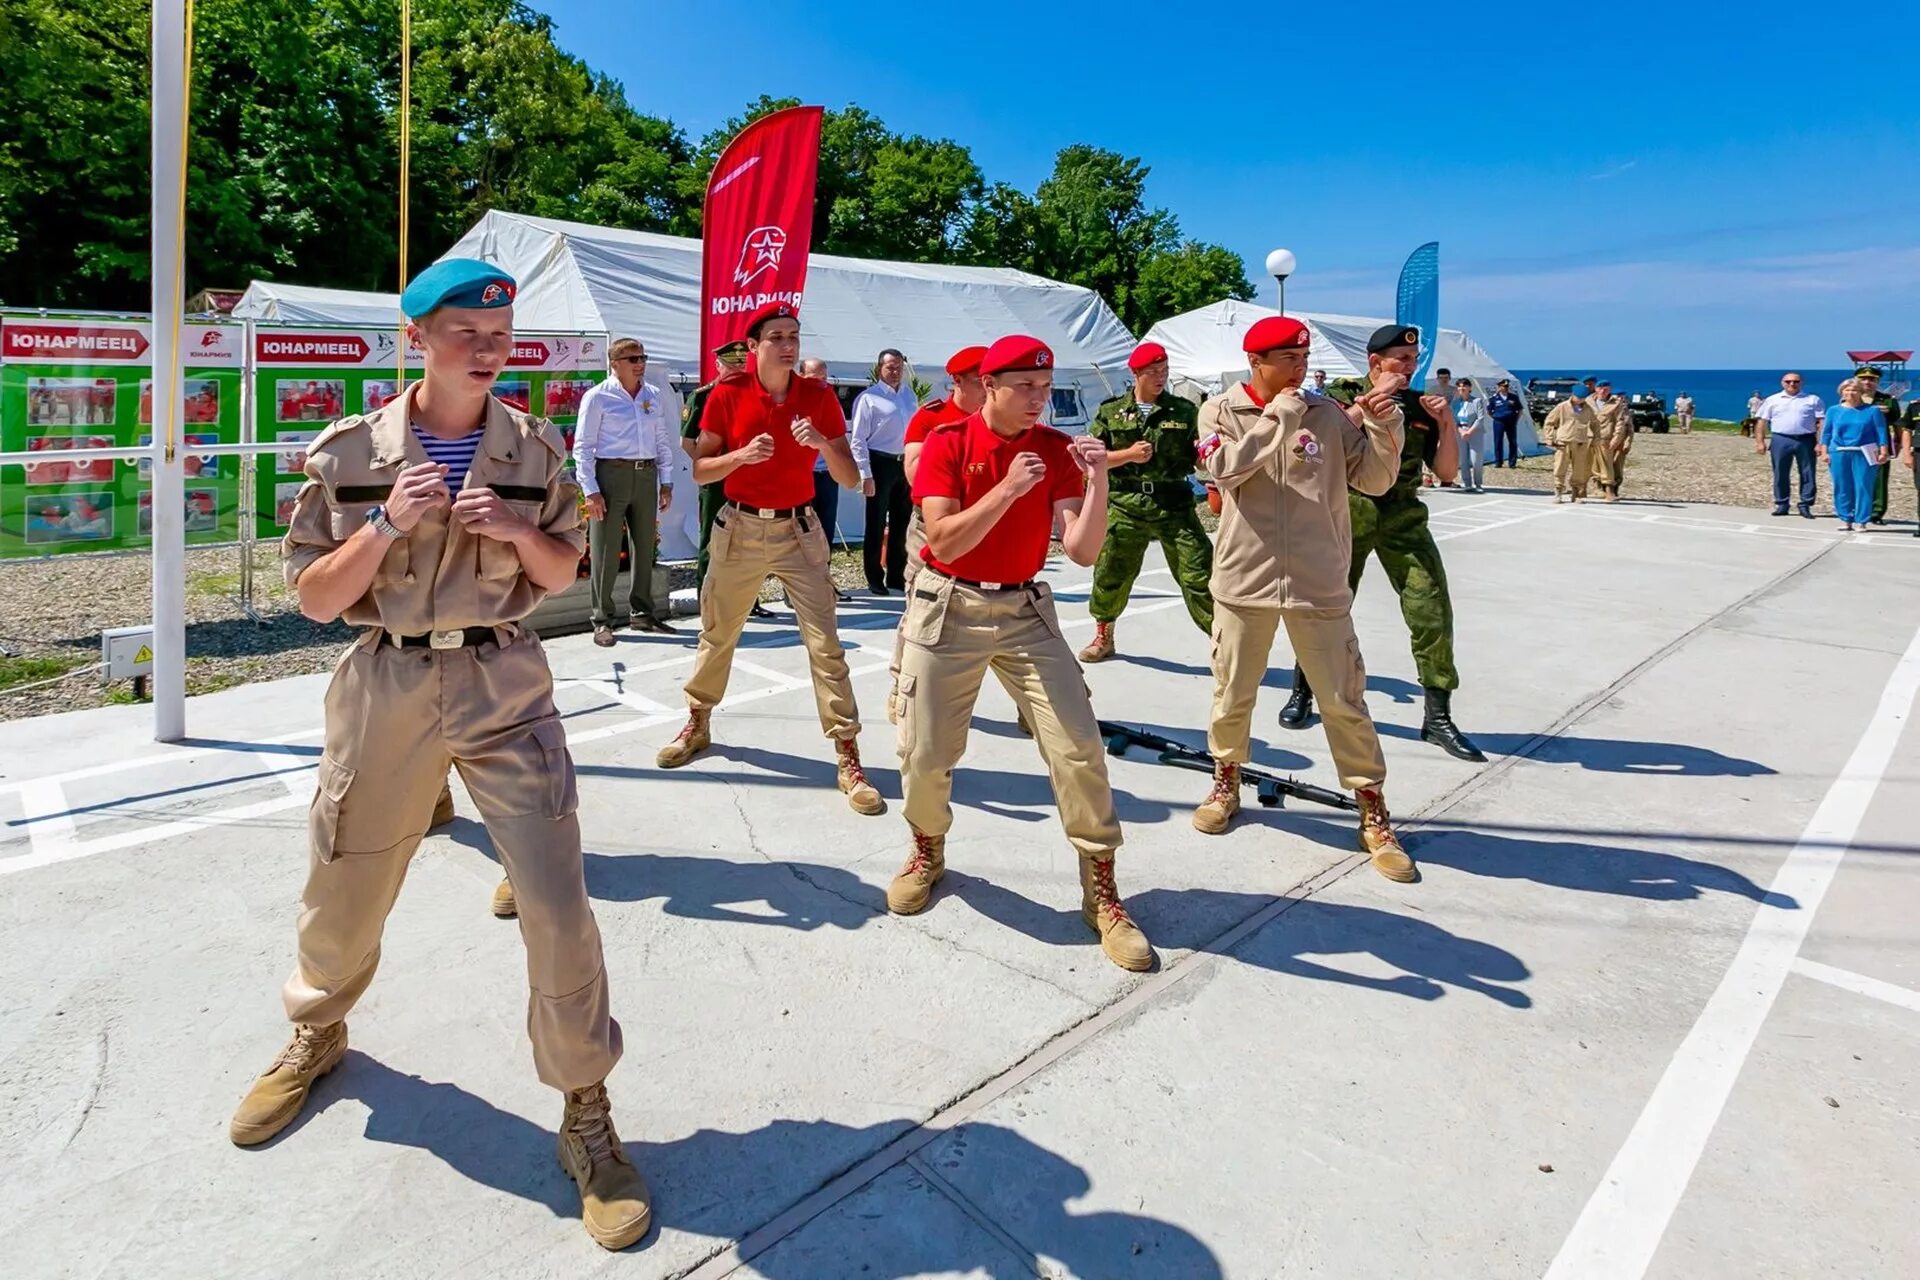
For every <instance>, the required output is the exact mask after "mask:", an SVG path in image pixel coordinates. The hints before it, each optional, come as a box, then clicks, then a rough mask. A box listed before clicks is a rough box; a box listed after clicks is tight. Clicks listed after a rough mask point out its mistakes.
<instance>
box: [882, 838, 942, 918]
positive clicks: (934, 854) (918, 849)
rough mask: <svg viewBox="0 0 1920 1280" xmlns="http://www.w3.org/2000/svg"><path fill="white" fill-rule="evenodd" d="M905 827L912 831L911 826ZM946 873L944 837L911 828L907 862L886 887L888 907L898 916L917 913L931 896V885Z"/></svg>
mask: <svg viewBox="0 0 1920 1280" xmlns="http://www.w3.org/2000/svg"><path fill="white" fill-rule="evenodd" d="M907 830H909V831H913V828H912V827H908V828H907ZM945 874H947V838H946V837H945V836H930V835H928V834H927V833H926V832H924V831H913V852H912V853H910V854H908V855H907V865H906V866H904V867H902V868H900V874H899V875H897V876H895V877H894V878H893V883H892V884H890V885H888V886H887V910H889V911H891V912H893V914H895V915H897V916H912V915H918V914H920V913H921V912H922V911H925V910H926V909H927V903H928V902H930V901H931V900H932V899H933V886H934V885H936V884H938V883H940V877H941V876H943V875H945Z"/></svg>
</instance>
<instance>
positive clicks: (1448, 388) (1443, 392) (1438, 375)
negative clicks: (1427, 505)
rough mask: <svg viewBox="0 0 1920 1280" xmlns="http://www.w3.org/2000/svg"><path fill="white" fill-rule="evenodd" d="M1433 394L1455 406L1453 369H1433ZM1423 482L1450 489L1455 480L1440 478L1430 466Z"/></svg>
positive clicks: (1449, 406)
mask: <svg viewBox="0 0 1920 1280" xmlns="http://www.w3.org/2000/svg"><path fill="white" fill-rule="evenodd" d="M1433 394H1435V395H1437V396H1439V397H1440V398H1441V399H1442V400H1444V401H1446V402H1447V408H1449V409H1451V408H1453V370H1451V369H1435V370H1434V371H1433ZM1456 478H1457V477H1456ZM1421 483H1422V484H1424V485H1425V486H1426V487H1427V488H1429V489H1431V488H1433V486H1434V485H1435V484H1438V485H1439V486H1440V487H1441V488H1442V489H1450V488H1452V487H1453V481H1451V480H1440V479H1439V478H1438V477H1436V476H1435V475H1434V474H1433V468H1431V467H1428V468H1427V469H1426V470H1425V472H1424V473H1423V476H1422V480H1421Z"/></svg>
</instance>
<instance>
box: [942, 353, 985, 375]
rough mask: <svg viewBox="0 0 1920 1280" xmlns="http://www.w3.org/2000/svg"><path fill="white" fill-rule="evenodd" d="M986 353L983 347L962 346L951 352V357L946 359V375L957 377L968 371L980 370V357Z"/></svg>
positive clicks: (975, 371)
mask: <svg viewBox="0 0 1920 1280" xmlns="http://www.w3.org/2000/svg"><path fill="white" fill-rule="evenodd" d="M986 354H987V349H986V348H985V347H962V348H960V349H959V350H958V351H956V352H954V353H953V359H951V360H949V361H947V376H948V377H950V378H958V377H961V376H963V375H965V374H969V373H978V372H980V358H981V357H982V356H984V355H986Z"/></svg>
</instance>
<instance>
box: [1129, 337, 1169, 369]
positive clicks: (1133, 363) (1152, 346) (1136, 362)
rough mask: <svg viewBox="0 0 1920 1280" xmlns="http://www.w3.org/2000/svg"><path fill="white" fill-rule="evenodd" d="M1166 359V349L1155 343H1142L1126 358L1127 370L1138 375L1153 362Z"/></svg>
mask: <svg viewBox="0 0 1920 1280" xmlns="http://www.w3.org/2000/svg"><path fill="white" fill-rule="evenodd" d="M1166 358H1167V349H1166V348H1165V347H1163V346H1161V345H1160V344H1159V343H1157V342H1143V343H1141V344H1140V345H1139V346H1137V347H1135V348H1134V349H1133V354H1132V355H1130V356H1128V357H1127V368H1129V369H1131V370H1133V371H1134V372H1135V373H1138V372H1140V371H1141V370H1142V369H1144V368H1146V367H1147V366H1148V365H1150V364H1152V363H1153V362H1154V361H1155V360H1165V359H1166Z"/></svg>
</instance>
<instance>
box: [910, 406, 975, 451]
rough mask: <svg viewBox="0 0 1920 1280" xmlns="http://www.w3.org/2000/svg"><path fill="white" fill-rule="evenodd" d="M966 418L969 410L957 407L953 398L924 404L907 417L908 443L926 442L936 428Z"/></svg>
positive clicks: (962, 420)
mask: <svg viewBox="0 0 1920 1280" xmlns="http://www.w3.org/2000/svg"><path fill="white" fill-rule="evenodd" d="M966 420H967V411H966V410H965V409H961V408H957V407H956V406H955V405H954V403H953V401H951V400H935V401H933V402H931V403H930V404H923V405H921V406H920V407H919V408H918V409H916V410H915V411H914V414H913V416H912V417H911V418H909V419H907V443H908V444H925V443H926V442H927V437H928V436H930V435H932V434H933V433H934V431H935V429H936V428H939V427H944V426H946V425H947V424H948V423H950V422H965V421H966Z"/></svg>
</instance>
